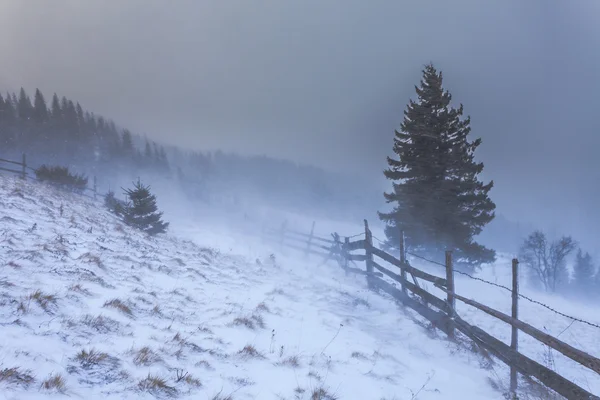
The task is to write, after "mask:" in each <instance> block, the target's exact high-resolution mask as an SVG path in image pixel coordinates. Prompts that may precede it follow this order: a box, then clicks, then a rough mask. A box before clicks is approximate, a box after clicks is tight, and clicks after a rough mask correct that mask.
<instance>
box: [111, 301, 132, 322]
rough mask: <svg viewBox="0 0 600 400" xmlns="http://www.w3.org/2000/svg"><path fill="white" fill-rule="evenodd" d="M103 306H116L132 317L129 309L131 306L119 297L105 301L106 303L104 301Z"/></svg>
mask: <svg viewBox="0 0 600 400" xmlns="http://www.w3.org/2000/svg"><path fill="white" fill-rule="evenodd" d="M104 307H112V308H116V309H117V310H119V311H121V312H122V313H123V314H125V315H127V316H128V317H132V318H133V311H131V308H130V307H129V306H128V305H127V304H125V303H123V302H122V301H121V300H119V299H112V300H110V301H107V302H106V303H104Z"/></svg>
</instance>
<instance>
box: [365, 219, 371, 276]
mask: <svg viewBox="0 0 600 400" xmlns="http://www.w3.org/2000/svg"><path fill="white" fill-rule="evenodd" d="M364 221H365V264H366V265H367V284H368V285H369V288H371V286H372V284H371V278H372V276H373V253H372V250H371V249H372V248H373V235H372V234H371V230H370V229H369V222H367V220H366V219H365V220H364Z"/></svg>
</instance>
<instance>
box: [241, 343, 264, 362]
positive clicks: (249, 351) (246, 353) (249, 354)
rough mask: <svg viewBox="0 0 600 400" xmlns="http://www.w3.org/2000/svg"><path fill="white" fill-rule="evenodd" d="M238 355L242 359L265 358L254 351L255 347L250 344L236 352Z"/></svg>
mask: <svg viewBox="0 0 600 400" xmlns="http://www.w3.org/2000/svg"><path fill="white" fill-rule="evenodd" d="M238 354H239V355H240V356H242V357H244V358H260V359H262V358H265V356H264V355H263V354H262V353H260V352H259V351H258V350H256V347H254V346H252V345H251V344H247V345H246V346H244V348H243V349H242V350H240V351H238Z"/></svg>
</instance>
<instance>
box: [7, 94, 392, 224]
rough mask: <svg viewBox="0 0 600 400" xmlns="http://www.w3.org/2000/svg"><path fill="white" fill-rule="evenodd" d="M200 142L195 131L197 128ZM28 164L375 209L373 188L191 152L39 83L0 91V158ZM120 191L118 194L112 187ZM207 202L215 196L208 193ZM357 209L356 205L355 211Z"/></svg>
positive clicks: (318, 172) (201, 195)
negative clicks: (46, 90) (119, 122)
mask: <svg viewBox="0 0 600 400" xmlns="http://www.w3.org/2000/svg"><path fill="white" fill-rule="evenodd" d="M199 137H200V139H199V141H200V142H201V134H199ZM22 153H26V154H27V156H28V165H30V166H31V167H34V168H38V167H39V166H41V165H43V164H45V165H57V166H64V167H68V168H69V169H70V170H71V171H74V172H75V173H83V174H86V175H87V176H91V175H97V176H103V177H105V179H104V182H105V185H111V186H110V187H100V190H103V191H107V190H108V189H114V186H115V182H116V181H115V179H114V178H115V177H116V176H117V175H119V176H126V178H124V179H125V180H126V181H127V182H130V181H131V180H132V179H136V178H137V177H138V176H140V175H142V176H144V175H149V174H153V175H155V174H159V175H162V176H164V177H167V178H169V179H175V180H177V181H178V182H179V183H180V184H181V187H182V189H183V191H184V192H185V193H186V194H188V195H189V196H190V197H191V198H192V199H193V200H200V201H205V202H210V201H211V197H214V195H215V194H218V196H220V197H219V199H222V197H223V196H225V197H227V198H228V199H230V201H231V202H232V203H236V202H241V201H242V199H244V198H246V199H248V198H257V199H258V201H262V200H264V199H265V198H266V199H268V201H269V202H270V204H271V205H285V206H286V207H295V208H297V209H300V208H302V207H305V206H306V205H307V204H319V206H320V207H323V208H327V207H329V213H328V215H331V212H332V211H333V212H339V211H340V210H339V207H337V206H336V205H338V204H339V203H340V202H345V203H352V204H353V207H354V209H355V210H357V209H366V208H367V209H376V208H377V206H378V204H380V203H381V201H380V196H378V193H377V190H372V191H364V193H368V194H367V195H364V193H363V194H359V195H357V194H356V193H353V191H352V190H351V189H352V188H353V187H354V185H353V184H352V182H351V180H350V179H348V178H344V177H340V176H338V175H336V174H333V173H328V172H325V171H324V170H322V169H320V168H316V167H312V166H307V165H298V164H296V163H294V162H291V161H287V160H279V159H275V158H272V157H267V156H242V155H238V154H227V153H224V152H222V151H216V152H210V151H190V150H183V149H181V148H178V147H175V146H165V145H162V144H159V143H157V142H155V141H152V140H149V139H147V138H145V137H143V136H141V135H139V134H137V133H134V132H131V131H130V130H129V129H127V128H124V127H120V126H119V125H117V124H116V123H115V122H114V121H112V120H110V119H107V118H105V117H103V116H100V115H97V114H95V113H94V112H92V111H89V110H86V109H84V108H83V107H82V106H81V105H80V104H79V103H78V102H77V101H75V100H71V99H68V98H66V97H60V96H58V95H57V94H53V95H52V96H51V97H49V98H48V97H46V96H45V95H44V94H43V93H42V92H41V91H40V90H39V89H36V90H35V93H34V94H33V96H31V95H30V94H29V93H27V91H26V90H25V89H23V88H22V89H21V90H20V91H19V92H18V93H6V94H3V95H0V157H4V158H8V159H13V160H20V159H21V154H22ZM116 194H117V195H119V194H120V193H116ZM213 201H221V200H214V199H213ZM360 217H361V216H360V215H358V214H356V212H354V218H360Z"/></svg>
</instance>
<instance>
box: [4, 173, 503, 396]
mask: <svg viewBox="0 0 600 400" xmlns="http://www.w3.org/2000/svg"><path fill="white" fill-rule="evenodd" d="M159 203H160V199H159ZM61 205H62V209H63V212H62V215H61V211H60V210H61ZM159 205H160V204H159ZM171 222H172V223H173V224H174V225H175V223H174V222H173V221H171ZM186 234H188V235H190V239H192V240H193V241H191V240H185V239H183V238H177V237H175V236H171V235H165V236H161V237H158V238H147V237H144V236H143V235H142V234H140V233H139V232H137V231H134V230H131V229H129V228H128V227H125V226H123V225H122V224H121V223H120V222H119V221H118V220H117V219H115V218H114V217H113V216H112V215H110V214H109V213H107V212H106V211H104V209H103V208H102V206H101V204H100V203H99V202H93V201H91V200H87V199H85V198H82V197H80V196H77V195H72V194H65V193H62V192H58V191H55V190H54V189H51V188H47V187H45V186H41V185H39V184H35V183H24V182H22V181H20V180H19V179H17V178H14V177H12V176H5V175H0V248H1V251H0V268H1V269H0V332H1V335H0V398H1V399H39V398H61V397H64V396H69V397H74V398H84V399H106V398H111V399H112V398H114V399H131V398H136V399H137V398H141V399H144V398H155V397H159V398H162V397H170V396H172V397H177V398H189V399H218V398H222V399H224V398H227V396H229V395H231V398H232V399H309V398H319V397H318V396H317V397H311V396H312V395H313V392H315V391H316V392H318V391H319V390H320V389H321V388H322V389H323V390H324V392H323V393H325V391H327V392H329V393H331V394H333V395H335V396H336V398H339V399H422V400H425V399H450V400H452V399H465V398H468V399H501V398H502V396H501V394H500V393H499V392H496V391H494V390H493V389H492V387H491V386H490V385H489V383H488V378H489V377H490V372H489V371H488V370H484V369H481V368H480V364H482V363H483V361H482V359H481V358H480V356H478V355H477V354H475V353H472V352H470V351H469V350H467V349H465V348H463V347H460V346H458V345H455V344H450V343H448V342H447V341H445V340H440V338H439V337H438V336H437V334H436V333H435V332H430V331H428V330H427V329H426V328H424V327H422V326H420V325H419V324H417V323H415V322H414V321H413V320H412V317H411V314H410V313H407V312H403V311H402V310H401V309H399V308H398V306H396V305H394V304H393V302H391V301H390V300H389V299H386V298H383V297H380V296H378V295H375V294H372V293H370V292H368V291H367V290H366V287H365V283H364V279H361V278H360V277H352V276H351V277H345V276H344V275H343V273H341V272H340V271H339V270H338V269H336V268H334V266H333V265H325V266H322V267H317V264H318V260H302V259H300V260H294V259H293V258H283V257H279V256H275V259H272V258H271V257H270V252H269V250H268V249H267V248H265V247H262V245H261V244H260V243H259V242H256V241H253V240H252V239H251V238H248V239H247V240H245V241H244V242H241V240H240V239H238V238H233V239H232V237H229V238H227V237H223V242H224V243H226V246H230V245H232V246H235V245H236V244H237V245H238V246H239V247H240V248H241V249H242V251H240V252H243V253H246V256H241V255H236V254H235V248H234V249H233V251H232V252H223V253H221V252H220V251H219V250H218V249H213V248H207V247H203V243H206V242H212V243H213V244H215V243H216V242H218V241H219V239H218V235H216V234H215V233H212V232H211V231H210V230H209V229H208V228H205V229H204V230H202V229H201V228H198V230H197V231H196V232H191V231H190V230H189V229H188V230H187V231H186ZM192 236H193V237H192ZM250 255H252V258H250V257H249V256H250ZM254 255H258V257H254ZM255 258H256V259H255ZM178 375H179V376H180V377H182V379H181V380H180V381H179V382H177V376H178ZM56 377H59V378H60V379H52V378H56ZM63 384H64V386H62V385H63ZM56 385H58V388H57V387H56ZM218 394H219V395H218ZM321 398H322V399H326V398H328V397H325V396H321ZM331 398H333V397H331Z"/></svg>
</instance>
